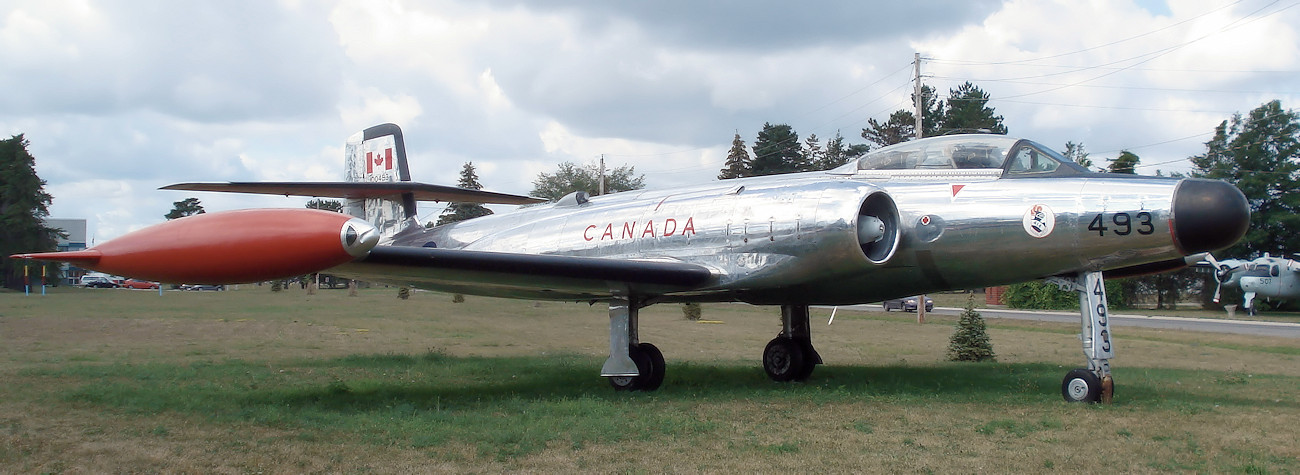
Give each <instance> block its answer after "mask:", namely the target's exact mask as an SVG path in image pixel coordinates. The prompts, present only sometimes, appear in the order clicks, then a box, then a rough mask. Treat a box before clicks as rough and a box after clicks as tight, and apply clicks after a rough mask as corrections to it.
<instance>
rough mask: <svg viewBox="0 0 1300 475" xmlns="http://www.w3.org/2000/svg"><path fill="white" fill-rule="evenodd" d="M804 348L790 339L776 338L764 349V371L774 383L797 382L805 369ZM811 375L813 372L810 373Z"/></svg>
mask: <svg viewBox="0 0 1300 475" xmlns="http://www.w3.org/2000/svg"><path fill="white" fill-rule="evenodd" d="M805 356H806V355H805V353H804V349H803V346H802V345H800V344H799V343H797V342H795V341H794V340H792V339H790V338H783V337H776V338H773V339H772V341H770V342H768V343H767V348H764V349H763V371H764V372H766V373H767V377H768V378H771V379H772V381H776V382H780V383H784V382H788V381H795V380H797V379H798V377H799V375H800V374H801V373H803V372H804V371H805V370H806V369H807V368H805V363H804V360H805V359H806V358H805ZM808 373H809V374H811V373H812V372H811V371H808Z"/></svg>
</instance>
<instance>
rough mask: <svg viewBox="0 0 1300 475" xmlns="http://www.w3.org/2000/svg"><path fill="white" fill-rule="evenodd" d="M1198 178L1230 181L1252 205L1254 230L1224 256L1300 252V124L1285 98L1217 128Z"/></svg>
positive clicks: (1200, 158) (1199, 161) (1196, 161)
mask: <svg viewBox="0 0 1300 475" xmlns="http://www.w3.org/2000/svg"><path fill="white" fill-rule="evenodd" d="M1205 148H1206V151H1205V153H1204V154H1202V155H1197V156H1195V157H1191V160H1192V164H1193V165H1195V166H1196V170H1195V171H1194V172H1193V176H1198V177H1204V178H1215V179H1221V180H1226V181H1227V182H1229V183H1232V184H1233V185H1236V186H1237V188H1238V189H1240V190H1241V192H1242V193H1243V194H1245V195H1246V200H1247V201H1248V202H1249V203H1250V230H1249V231H1247V232H1246V237H1245V239H1243V240H1242V241H1241V242H1240V243H1238V244H1237V245H1236V246H1234V247H1232V248H1230V249H1229V250H1227V251H1224V254H1225V255H1231V256H1240V257H1246V256H1253V255H1258V254H1260V253H1263V252H1269V253H1273V254H1284V253H1286V252H1300V233H1297V232H1296V230H1300V122H1298V121H1297V115H1296V113H1295V112H1294V111H1292V110H1285V109H1283V108H1282V103H1281V101H1277V100H1273V101H1270V102H1268V103H1265V104H1263V105H1261V106H1259V107H1257V108H1255V109H1254V110H1252V111H1250V114H1249V115H1248V116H1247V117H1245V118H1243V117H1242V116H1241V115H1240V114H1234V115H1233V116H1232V118H1231V119H1230V120H1225V121H1223V122H1221V123H1220V124H1219V126H1218V127H1215V129H1214V138H1212V139H1210V141H1209V142H1206V143H1205Z"/></svg>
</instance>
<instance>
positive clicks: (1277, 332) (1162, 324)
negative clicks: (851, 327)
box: [845, 304, 1300, 339]
mask: <svg viewBox="0 0 1300 475" xmlns="http://www.w3.org/2000/svg"><path fill="white" fill-rule="evenodd" d="M845 308H852V309H854V310H873V311H878V310H880V305H879V304H873V305H854V306H851V307H845ZM961 312H962V309H960V308H950V307H935V309H934V311H933V313H937V314H940V315H959V314H961ZM979 312H980V315H981V316H983V317H984V318H985V319H990V318H1009V319H1014V320H1037V321H1045V322H1062V323H1073V324H1075V325H1078V324H1079V314H1078V313H1077V312H1055V311H1049V310H1010V309H1000V308H997V309H994V308H981V309H979ZM1110 322H1111V325H1114V326H1116V327H1125V326H1133V327H1147V328H1165V329H1170V330H1190V331H1200V332H1213V333H1236V334H1241V335H1259V336H1277V337H1283V338H1297V339H1300V323H1282V322H1257V321H1247V320H1220V319H1211V318H1179V317H1160V316H1146V315H1122V314H1114V315H1111V316H1110Z"/></svg>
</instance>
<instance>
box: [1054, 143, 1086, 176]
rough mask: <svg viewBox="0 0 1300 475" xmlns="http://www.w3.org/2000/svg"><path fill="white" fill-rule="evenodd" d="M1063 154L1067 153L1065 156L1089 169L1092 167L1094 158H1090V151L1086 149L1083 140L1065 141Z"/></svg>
mask: <svg viewBox="0 0 1300 475" xmlns="http://www.w3.org/2000/svg"><path fill="white" fill-rule="evenodd" d="M1061 154H1062V155H1065V158H1068V159H1070V160H1072V161H1074V163H1078V164H1079V166H1082V167H1084V168H1088V169H1091V168H1092V159H1090V158H1088V151H1087V150H1086V149H1084V147H1083V142H1079V143H1074V142H1065V151H1064V152H1062V153H1061Z"/></svg>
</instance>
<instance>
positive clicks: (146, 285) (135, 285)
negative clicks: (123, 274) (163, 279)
mask: <svg viewBox="0 0 1300 475" xmlns="http://www.w3.org/2000/svg"><path fill="white" fill-rule="evenodd" d="M122 287H126V288H128V289H156V288H158V283H157V282H149V281H147V280H135V279H126V281H124V282H122Z"/></svg>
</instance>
